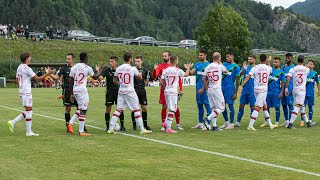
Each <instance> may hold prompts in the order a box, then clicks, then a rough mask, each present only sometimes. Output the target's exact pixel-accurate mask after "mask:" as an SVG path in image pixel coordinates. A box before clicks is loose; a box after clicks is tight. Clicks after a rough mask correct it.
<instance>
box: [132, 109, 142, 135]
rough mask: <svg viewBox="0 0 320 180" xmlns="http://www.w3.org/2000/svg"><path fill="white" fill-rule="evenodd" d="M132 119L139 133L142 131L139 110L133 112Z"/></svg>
mask: <svg viewBox="0 0 320 180" xmlns="http://www.w3.org/2000/svg"><path fill="white" fill-rule="evenodd" d="M134 119H135V120H136V123H137V125H138V127H139V128H140V132H143V131H144V127H143V123H142V117H141V114H140V110H136V111H134Z"/></svg>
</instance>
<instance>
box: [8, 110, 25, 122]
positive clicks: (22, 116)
mask: <svg viewBox="0 0 320 180" xmlns="http://www.w3.org/2000/svg"><path fill="white" fill-rule="evenodd" d="M24 116H25V115H23V113H21V114H20V115H19V116H17V117H16V118H14V119H13V120H12V121H11V123H12V124H13V125H14V124H16V123H17V122H19V121H21V120H22V119H23V118H24Z"/></svg>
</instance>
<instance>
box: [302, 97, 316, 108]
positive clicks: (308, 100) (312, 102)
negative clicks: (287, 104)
mask: <svg viewBox="0 0 320 180" xmlns="http://www.w3.org/2000/svg"><path fill="white" fill-rule="evenodd" d="M307 103H308V106H314V96H306V98H305V99H304V105H306V104H307Z"/></svg>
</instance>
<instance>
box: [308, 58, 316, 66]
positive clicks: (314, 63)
mask: <svg viewBox="0 0 320 180" xmlns="http://www.w3.org/2000/svg"><path fill="white" fill-rule="evenodd" d="M308 62H312V63H313V65H316V62H315V61H314V60H312V59H310V60H309V61H308Z"/></svg>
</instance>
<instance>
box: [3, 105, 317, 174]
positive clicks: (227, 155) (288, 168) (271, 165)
mask: <svg viewBox="0 0 320 180" xmlns="http://www.w3.org/2000/svg"><path fill="white" fill-rule="evenodd" d="M0 107H2V108H5V109H10V110H13V111H19V112H21V110H18V109H14V108H10V107H7V106H2V105H0ZM32 114H33V115H36V116H41V117H44V118H48V119H54V120H58V121H65V120H64V119H60V118H55V117H50V116H46V115H42V114H37V113H32ZM86 126H88V127H91V128H94V129H99V130H103V131H105V129H104V128H100V127H97V126H92V125H88V124H86ZM118 134H121V135H124V136H129V137H133V138H137V139H143V140H146V141H152V142H156V143H160V144H165V145H169V146H174V147H180V148H183V149H188V150H192V151H198V152H202V153H207V154H212V155H216V156H222V157H227V158H231V159H236V160H240V161H246V162H250V163H254V164H261V165H265V166H269V167H274V168H280V169H285V170H288V171H294V172H299V173H303V174H308V175H312V176H318V177H320V174H319V173H315V172H309V171H305V170H302V169H296V168H291V167H287V166H281V165H277V164H271V163H266V162H262V161H256V160H252V159H247V158H242V157H239V156H233V155H229V154H223V153H219V152H214V151H208V150H203V149H199V148H193V147H189V146H184V145H180V144H175V143H170V142H166V141H160V140H156V139H151V138H147V137H143V136H137V135H133V134H127V133H121V132H119V133H118Z"/></svg>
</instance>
